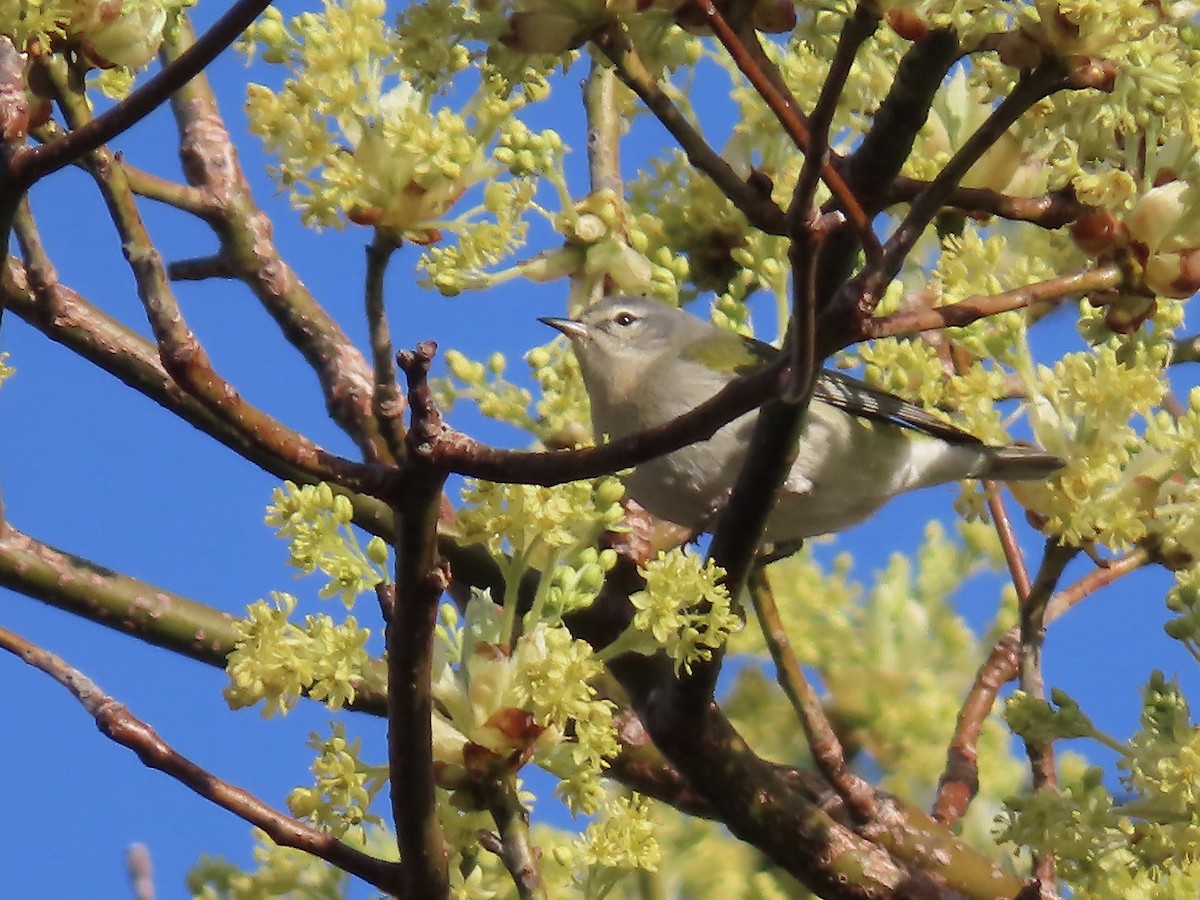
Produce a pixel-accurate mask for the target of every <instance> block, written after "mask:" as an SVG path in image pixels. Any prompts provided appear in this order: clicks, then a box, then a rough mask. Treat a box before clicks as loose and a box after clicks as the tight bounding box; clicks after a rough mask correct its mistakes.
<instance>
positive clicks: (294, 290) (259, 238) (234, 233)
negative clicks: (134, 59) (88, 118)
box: [163, 24, 387, 459]
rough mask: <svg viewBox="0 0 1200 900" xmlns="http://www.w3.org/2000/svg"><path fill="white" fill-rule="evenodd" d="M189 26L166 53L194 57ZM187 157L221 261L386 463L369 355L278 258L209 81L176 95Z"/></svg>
mask: <svg viewBox="0 0 1200 900" xmlns="http://www.w3.org/2000/svg"><path fill="white" fill-rule="evenodd" d="M192 40H193V38H192V31H191V29H190V27H188V26H187V25H186V24H181V26H180V27H179V28H178V29H176V30H175V31H173V32H171V33H170V34H168V35H167V38H166V40H165V41H164V43H163V54H164V56H166V57H167V58H170V59H174V58H178V57H180V56H181V55H182V54H184V53H187V52H190V51H189V48H190V47H191V46H192ZM171 109H172V111H173V112H174V114H175V120H176V123H177V124H178V127H179V134H180V145H179V152H180V159H181V162H182V164H183V169H184V172H185V173H186V175H187V178H188V181H189V183H190V184H192V185H195V186H196V187H197V188H198V189H199V190H202V191H203V192H204V193H205V195H206V197H207V198H208V202H209V203H210V204H211V210H210V214H209V215H208V216H206V217H205V221H206V222H208V224H209V225H210V226H212V228H213V230H214V231H215V233H216V235H217V237H218V239H219V240H220V241H221V248H222V249H221V253H220V256H221V258H222V260H223V263H224V265H225V266H228V268H229V270H230V272H231V273H232V275H233V277H236V278H238V279H239V280H241V281H242V282H243V283H244V284H245V285H246V286H247V287H249V288H250V290H251V291H253V292H254V295H255V296H256V297H257V298H258V300H259V302H260V303H261V304H262V305H263V308H264V309H265V310H266V311H267V312H268V313H269V314H270V315H271V317H272V318H273V319H274V320H275V322H276V324H278V326H279V328H280V331H281V332H282V333H283V336H284V337H285V338H286V339H287V340H288V341H289V342H290V343H291V344H292V346H294V347H295V348H296V349H297V350H298V351H299V352H300V353H301V355H302V356H303V357H304V359H305V361H306V362H307V363H308V364H309V366H310V367H311V368H312V370H313V371H314V372H315V373H316V375H317V379H318V380H319V381H320V383H321V389H322V392H323V393H324V397H325V406H326V408H327V409H328V410H329V415H330V417H331V418H332V419H333V421H335V422H336V423H337V424H338V426H339V427H340V428H341V429H342V430H343V431H344V432H346V434H348V435H349V436H350V437H351V439H352V440H353V441H354V442H355V444H357V445H358V447H359V449H360V450H361V451H362V453H363V457H364V458H365V459H386V458H387V447H386V444H385V442H384V440H383V438H382V435H381V434H380V431H379V427H378V425H377V423H376V422H375V419H374V417H373V413H372V394H373V392H372V389H371V385H372V383H373V382H372V373H371V367H370V366H369V365H368V364H367V361H366V359H364V357H363V355H362V353H361V352H360V351H359V349H358V348H357V347H356V346H355V345H354V343H353V341H351V340H350V338H349V337H347V335H346V334H345V333H344V332H343V331H342V329H341V328H340V327H339V326H338V324H337V322H336V321H334V319H333V318H332V317H331V316H330V315H329V313H328V312H327V311H326V310H325V308H324V307H323V306H321V304H320V303H318V302H317V301H316V300H315V299H314V298H313V296H312V294H310V293H309V292H308V289H307V288H305V286H304V284H303V282H301V281H300V279H299V278H298V277H297V276H296V274H295V272H293V271H292V269H291V268H290V267H289V266H288V264H287V263H286V262H285V261H284V260H283V259H282V258H281V257H280V256H279V252H278V250H277V248H276V246H275V239H274V235H273V233H272V228H271V223H270V220H269V219H268V218H267V216H266V215H265V214H264V213H263V211H262V210H261V209H260V208H259V207H258V206H257V205H256V204H255V202H254V198H253V197H252V196H251V194H250V188H249V187H248V185H247V184H246V179H245V176H244V174H243V172H242V167H241V163H240V161H239V160H238V156H237V153H236V152H235V151H234V148H233V143H232V141H231V140H230V137H229V132H228V131H227V130H226V128H225V126H224V123H223V122H222V119H221V114H220V111H219V110H218V108H217V102H216V98H215V97H214V96H213V93H212V90H211V89H210V88H209V85H208V80H207V79H206V78H205V77H204V76H203V75H201V76H199V77H197V78H195V79H193V80H192V81H191V82H189V83H188V84H187V85H186V86H184V87H183V88H182V89H181V90H180V91H178V92H177V93H176V94H174V95H173V96H172V97H171Z"/></svg>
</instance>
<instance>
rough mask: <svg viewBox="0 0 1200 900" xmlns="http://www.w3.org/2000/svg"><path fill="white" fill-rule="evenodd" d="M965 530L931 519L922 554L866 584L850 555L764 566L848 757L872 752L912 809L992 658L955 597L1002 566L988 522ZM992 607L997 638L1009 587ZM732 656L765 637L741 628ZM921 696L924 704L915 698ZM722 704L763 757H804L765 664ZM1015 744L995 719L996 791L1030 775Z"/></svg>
mask: <svg viewBox="0 0 1200 900" xmlns="http://www.w3.org/2000/svg"><path fill="white" fill-rule="evenodd" d="M957 527H958V529H959V534H958V535H957V536H955V537H952V536H951V535H948V534H947V533H946V530H945V528H944V526H942V525H941V524H940V523H938V522H931V523H930V524H929V525H928V526H927V527H926V529H925V540H924V541H923V542H922V544H921V545H920V547H919V548H918V549H917V551H916V553H915V559H911V560H910V559H908V558H906V557H903V556H901V555H899V554H897V555H894V556H893V557H892V558H891V559H889V560H888V564H887V566H886V567H885V568H884V569H882V570H881V571H879V572H877V573H875V575H874V579H873V582H872V583H870V584H867V585H864V584H861V583H859V582H858V581H857V580H856V579H854V577H853V574H854V573H853V562H852V560H851V558H850V556H849V554H845V553H842V554H838V555H837V556H836V557H835V558H834V559H833V561H832V562H831V563H829V564H822V563H820V562H818V560H817V559H814V551H813V550H811V549H808V548H806V549H805V550H803V551H801V552H800V553H797V554H794V555H793V556H791V557H789V558H787V559H786V560H782V561H780V562H778V563H776V564H775V565H773V566H772V567H771V568H770V569H769V570H768V575H769V577H770V580H771V584H772V586H773V588H774V594H775V600H776V603H777V605H778V608H779V614H780V617H781V619H782V621H783V625H784V627H785V629H786V630H787V633H788V635H789V637H790V640H791V643H792V648H793V650H794V651H795V653H796V656H797V658H798V659H799V661H800V663H801V664H802V665H804V666H805V667H812V668H814V669H815V670H816V671H817V672H818V673H819V674H820V681H821V684H822V685H823V686H824V689H825V694H824V696H823V698H822V699H823V703H824V705H825V708H826V711H827V712H828V714H829V715H830V717H831V719H832V720H833V721H834V723H835V725H836V727H837V729H838V733H839V735H840V736H841V738H842V740H843V742H844V743H845V744H846V745H847V747H848V748H850V750H851V752H852V751H853V749H855V748H861V749H862V751H863V752H865V753H869V754H870V757H871V759H872V761H873V762H874V763H875V764H876V765H878V766H879V768H880V770H881V771H882V786H883V787H884V789H886V790H889V791H893V792H895V793H898V794H899V795H900V796H902V797H905V798H907V799H909V800H912V801H913V802H927V798H928V796H929V795H930V792H931V791H933V790H934V789H935V788H936V785H937V782H938V778H939V777H940V776H941V774H942V771H943V769H944V768H945V764H946V753H945V750H946V745H945V741H946V738H947V735H948V734H949V728H950V726H949V725H948V724H947V723H953V721H954V719H955V716H956V715H957V713H958V710H959V707H960V706H961V704H962V698H963V696H964V694H965V692H966V691H967V690H968V689H969V687H970V685H971V683H972V681H973V679H974V678H975V675H976V672H977V670H978V667H979V660H980V658H981V654H984V653H986V648H985V646H983V645H982V644H981V641H980V639H979V638H978V637H977V636H976V634H975V633H974V632H973V631H972V629H971V628H970V627H969V626H968V624H967V623H966V622H965V621H964V620H963V618H962V616H961V615H960V614H959V613H958V611H957V610H956V608H955V604H954V603H953V602H952V600H951V598H952V597H954V596H955V595H956V594H957V593H958V592H959V591H960V590H961V588H962V586H963V585H964V583H966V582H967V581H968V579H970V578H972V577H974V576H975V575H977V574H978V573H980V572H982V571H986V570H989V569H995V568H997V567H998V566H1000V565H1002V563H1003V556H1002V554H1001V551H1000V545H999V542H998V540H997V538H996V533H995V529H994V528H993V527H992V526H991V525H989V524H987V523H984V522H959V523H957ZM816 552H819V551H816ZM993 602H994V603H995V605H996V606H997V608H998V613H997V616H996V618H997V621H995V622H993V623H992V624H991V625H990V627H989V629H988V632H989V633H993V634H994V633H996V631H997V630H998V629H1003V628H1005V627H1007V626H1008V625H1010V624H1011V623H1012V622H1013V620H1014V619H1015V614H1016V598H1015V596H1012V595H1011V591H1006V592H1005V596H1003V597H1001V598H996V599H995V600H994V601H993ZM751 620H752V622H753V621H754V619H753V617H751ZM730 651H731V652H733V653H736V654H738V655H739V658H741V657H743V655H746V654H754V655H756V656H761V655H763V654H765V652H766V646H765V643H764V640H763V637H762V634H761V632H760V630H759V629H758V628H757V627H754V626H753V625H752V626H750V627H747V628H745V629H743V630H742V631H741V632H739V633H738V634H737V635H735V636H734V637H733V638H732V640H731V643H730ZM931 660H936V663H935V664H931V663H930V661H931ZM915 696H920V698H921V700H920V702H919V703H913V702H909V701H910V700H911V698H912V697H915ZM722 708H724V709H726V710H727V712H729V714H730V716H731V717H732V718H733V719H734V721H735V723H736V724H737V726H738V729H739V731H740V732H741V733H742V734H744V735H745V736H746V739H747V741H749V742H750V744H751V746H753V747H754V748H755V750H756V751H757V752H759V753H760V754H763V755H767V756H770V757H771V758H775V759H787V758H795V757H800V758H803V756H804V755H805V754H806V753H807V752H808V751H807V747H806V746H805V745H804V739H803V736H802V735H801V734H799V729H795V730H789V729H781V728H779V727H778V723H779V722H780V721H783V720H785V719H787V718H788V717H789V716H791V715H792V711H791V709H790V707H789V705H788V703H787V701H786V699H785V698H784V696H783V695H782V693H781V692H779V691H778V690H777V689H776V688H775V685H774V684H772V683H771V678H770V675H769V674H768V675H763V674H762V673H761V671H760V669H759V668H758V667H756V666H747V667H746V668H745V669H744V670H743V671H741V672H739V674H738V677H737V680H736V681H735V683H734V687H733V689H732V691H731V693H730V694H729V695H728V696H726V697H725V698H724V699H723V700H722ZM1009 744H1010V737H1009V733H1008V731H1007V730H1006V729H1005V728H1004V725H1003V722H1001V721H1000V719H999V717H998V716H991V717H989V719H988V721H987V722H986V723H985V725H984V728H983V734H982V736H981V738H980V741H979V754H980V767H981V771H987V772H988V773H989V790H991V791H993V792H995V791H997V790H998V791H999V792H1000V795H1002V794H1003V793H1007V792H1009V791H1012V790H1015V789H1016V788H1017V787H1018V786H1019V785H1020V783H1021V780H1022V777H1023V776H1022V772H1023V766H1022V765H1021V764H1020V763H1018V762H1017V761H1016V760H1015V759H1013V758H1012V754H1011V751H1010V749H1009ZM1001 786H1002V787H1001ZM976 803H977V804H978V808H976V809H975V810H974V812H973V813H972V816H973V819H972V821H971V822H969V829H970V832H971V833H972V834H973V835H979V836H984V837H986V834H987V829H988V828H989V827H990V814H989V813H988V812H987V798H986V797H981V798H980V799H979V800H977V801H976ZM980 815H982V819H980V818H979V816H980Z"/></svg>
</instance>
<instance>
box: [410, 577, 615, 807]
mask: <svg viewBox="0 0 1200 900" xmlns="http://www.w3.org/2000/svg"><path fill="white" fill-rule="evenodd" d="M506 634H507V631H506V626H505V624H504V619H503V617H502V616H501V614H500V610H498V609H497V608H496V606H495V605H494V604H493V603H492V601H491V597H490V596H489V595H488V594H487V593H486V592H476V593H475V595H474V596H473V597H472V599H471V601H470V602H469V603H468V605H467V609H466V621H465V624H464V625H463V626H462V627H461V628H460V627H458V623H457V615H456V614H455V612H454V611H453V610H452V609H449V608H443V612H442V625H441V627H439V629H438V639H439V640H438V644H437V645H436V647H435V672H434V683H433V693H434V697H435V698H436V700H437V704H438V713H437V714H436V715H435V717H434V723H433V725H434V757H435V760H436V762H437V766H438V778H439V784H441V785H442V786H443V787H445V788H448V789H452V790H454V789H460V788H468V787H469V786H470V785H471V784H472V783H474V782H483V781H487V780H489V779H494V778H496V777H500V776H501V775H502V774H503V773H504V772H505V771H509V772H512V771H515V770H516V769H518V768H520V766H522V765H523V764H524V763H526V762H527V761H529V759H531V758H533V757H535V756H536V757H537V758H538V759H540V760H542V761H543V763H544V764H545V765H548V766H550V767H551V768H552V769H553V770H554V771H555V773H556V774H558V775H559V776H560V777H561V778H563V779H564V781H563V785H562V788H561V791H562V792H563V793H564V794H565V796H566V799H567V800H568V802H569V803H571V805H572V808H574V809H576V810H578V811H581V812H587V813H591V812H594V811H595V808H596V803H597V802H598V800H597V798H598V797H599V796H601V795H602V793H603V789H602V788H601V787H600V784H599V780H598V779H599V774H600V772H601V770H602V769H603V767H604V766H605V765H607V760H608V759H609V758H610V757H612V756H613V755H615V754H616V752H617V750H618V745H617V738H616V731H615V728H614V726H613V720H612V715H613V710H614V709H615V707H614V705H613V704H612V703H611V702H610V701H608V700H603V699H599V698H598V697H597V694H596V690H595V688H594V687H592V686H591V684H590V682H591V681H592V680H594V679H595V678H596V676H598V675H599V674H600V673H601V672H602V671H603V664H602V663H601V662H600V661H599V660H598V659H597V658H596V657H595V654H594V653H593V651H592V648H591V646H590V645H589V644H587V643H586V642H584V641H580V640H576V639H575V638H573V637H571V634H570V632H568V631H567V630H566V628H564V627H563V626H561V625H550V624H547V623H545V622H539V623H537V624H536V625H533V626H532V627H531V628H529V629H527V630H526V631H525V633H523V634H522V635H521V636H520V637H519V638H518V639H517V641H516V644H515V646H514V647H513V649H512V651H511V652H510V651H509V650H508V649H507V647H506V644H505V642H504V641H502V638H503V637H504V636H505V635H506ZM568 733H571V735H572V737H571V738H570V739H568V738H567V734H568Z"/></svg>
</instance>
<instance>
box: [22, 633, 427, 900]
mask: <svg viewBox="0 0 1200 900" xmlns="http://www.w3.org/2000/svg"><path fill="white" fill-rule="evenodd" d="M0 649H3V650H7V651H8V652H9V653H12V654H13V655H14V656H18V657H20V658H21V659H23V660H24V661H25V662H26V663H28V664H29V665H31V666H33V667H34V668H35V669H40V670H41V671H43V672H45V673H46V674H47V675H49V676H50V677H51V678H53V679H54V680H55V681H57V682H58V683H59V684H61V685H62V686H63V687H65V688H66V689H67V690H68V691H70V692H71V694H72V695H73V696H74V697H75V699H76V700H78V701H79V702H80V703H81V704H82V705H83V708H84V709H86V710H87V711H88V713H89V714H91V716H92V718H94V719H95V721H96V727H97V728H99V729H100V732H101V733H102V734H104V735H106V736H107V737H109V738H111V739H112V740H113V741H115V742H116V743H118V744H121V745H122V746H125V747H128V748H129V749H130V750H132V751H133V752H134V753H136V754H137V755H138V758H139V759H141V761H142V762H143V763H145V764H146V765H147V766H149V767H150V768H152V769H158V770H159V771H160V772H164V773H166V774H167V775H170V776H171V777H172V778H174V779H175V780H176V781H178V782H180V783H181V784H184V785H186V786H187V787H189V788H191V789H192V790H193V791H195V792H196V793H197V794H199V795H200V796H201V797H204V798H205V799H206V800H209V801H211V802H213V803H215V804H216V805H217V806H220V807H222V808H223V809H227V810H229V811H230V812H231V813H233V814H234V815H236V816H238V817H240V818H242V819H244V820H245V821H247V822H249V823H250V824H251V825H254V826H256V827H258V828H261V829H262V830H263V831H265V832H266V833H267V836H268V837H270V838H271V840H272V841H274V842H275V843H276V844H278V845H279V846H281V847H292V848H294V849H296V850H303V851H305V852H306V853H311V854H312V855H313V856H316V857H319V858H320V859H323V860H325V861H326V862H328V863H330V864H332V865H335V866H337V867H338V868H339V869H342V870H343V871H346V872H349V873H350V874H351V875H356V876H358V877H359V878H362V879H363V880H364V881H366V882H368V883H369V884H372V885H374V886H375V887H377V888H379V889H380V890H383V891H385V892H387V893H388V894H390V895H392V896H396V897H408V896H412V897H415V896H421V895H414V894H404V893H403V892H402V891H401V886H402V884H403V882H402V878H403V876H404V874H405V873H406V870H407V864H401V863H393V862H386V861H384V860H381V859H376V858H375V857H373V856H369V855H367V854H365V853H362V852H361V851H358V850H355V849H353V848H351V847H349V846H347V845H346V844H343V843H342V842H341V841H339V840H338V839H337V838H335V837H334V836H333V835H331V834H328V833H326V832H323V831H320V830H318V829H316V828H313V827H312V826H311V825H306V824H305V823H303V822H301V821H299V820H298V819H294V818H292V817H291V816H289V815H285V814H284V813H281V812H279V811H277V810H274V809H272V808H271V807H269V806H267V805H266V804H265V803H263V802H262V801H261V800H259V799H258V798H257V797H255V796H253V795H252V794H250V793H249V792H248V791H245V790H242V789H241V788H239V787H236V786H234V785H232V784H230V783H229V782H227V781H224V780H222V779H220V778H217V777H216V776H215V775H213V774H212V773H211V772H208V771H206V770H205V769H203V768H201V767H200V766H198V765H196V763H194V762H192V761H191V760H189V759H187V758H186V757H185V756H183V755H181V754H180V753H178V752H177V751H176V750H175V749H174V748H172V747H171V746H170V745H169V744H167V742H166V741H164V740H163V739H162V738H161V737H159V736H158V734H157V733H156V732H155V731H154V729H153V728H151V727H150V726H149V725H147V724H146V723H145V722H142V721H141V720H140V719H138V718H137V717H135V716H134V715H133V714H132V713H131V712H130V711H129V710H128V709H127V708H126V707H125V704H123V703H119V702H117V701H116V700H114V699H113V698H112V697H110V696H108V695H107V694H105V693H104V692H103V691H102V690H100V688H99V687H98V686H97V685H96V684H95V683H94V682H93V681H91V679H89V678H87V677H86V676H84V675H83V674H82V673H80V672H79V671H78V670H77V669H74V668H72V667H71V666H70V665H68V664H67V663H66V662H64V661H63V660H62V659H61V658H59V657H58V656H55V655H54V654H53V653H49V652H47V651H46V650H43V649H42V648H41V647H38V646H36V645H34V644H32V643H30V642H29V641H26V640H25V639H24V638H22V637H20V636H18V635H16V634H13V633H12V632H11V631H9V630H7V629H5V628H0Z"/></svg>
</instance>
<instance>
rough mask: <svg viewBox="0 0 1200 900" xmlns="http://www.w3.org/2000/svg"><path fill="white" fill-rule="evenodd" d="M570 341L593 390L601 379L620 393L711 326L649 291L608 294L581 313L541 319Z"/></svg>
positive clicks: (676, 356) (707, 333) (702, 335)
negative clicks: (636, 294) (648, 295)
mask: <svg viewBox="0 0 1200 900" xmlns="http://www.w3.org/2000/svg"><path fill="white" fill-rule="evenodd" d="M540 321H542V322H544V323H546V324H547V325H549V326H550V327H552V328H557V329H558V330H559V331H561V332H562V333H563V334H565V335H566V336H567V337H568V338H569V339H570V341H571V344H572V345H573V347H574V349H575V355H576V357H577V358H578V359H579V366H580V369H581V370H582V372H583V378H584V381H585V382H586V383H587V385H588V390H589V393H592V394H593V396H594V394H595V390H594V388H596V387H597V386H598V384H599V383H601V382H603V384H604V385H606V386H607V387H608V388H610V389H615V390H616V391H617V392H618V393H624V391H622V390H620V387H619V385H620V384H631V385H632V384H636V383H637V382H638V381H640V380H641V379H642V378H644V377H646V375H647V374H648V373H650V372H651V371H652V370H653V369H654V367H655V365H656V364H658V363H661V362H662V361H663V360H664V359H678V358H679V356H680V354H681V352H682V350H683V348H684V347H687V346H688V345H689V344H692V343H694V342H695V341H697V340H700V339H701V338H704V337H706V336H708V335H709V334H711V333H712V331H713V326H712V325H711V324H709V323H707V322H704V321H701V320H700V319H697V318H696V317H695V316H692V315H689V314H688V313H685V312H684V311H683V310H680V309H676V308H674V307H672V306H667V305H666V304H665V303H660V302H659V301H657V300H651V299H649V298H646V297H620V296H614V297H605V298H604V299H603V300H601V301H600V302H599V303H596V304H595V305H593V306H590V307H588V309H587V310H586V311H584V313H583V315H582V316H580V317H579V318H578V319H541V320H540Z"/></svg>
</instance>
